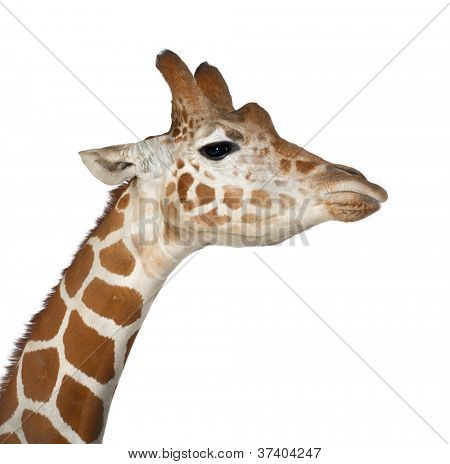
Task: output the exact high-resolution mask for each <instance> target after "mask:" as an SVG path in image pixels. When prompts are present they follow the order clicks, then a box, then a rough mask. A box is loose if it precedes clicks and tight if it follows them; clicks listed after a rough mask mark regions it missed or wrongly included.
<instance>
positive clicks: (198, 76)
mask: <svg viewBox="0 0 450 464" xmlns="http://www.w3.org/2000/svg"><path fill="white" fill-rule="evenodd" d="M194 77H195V80H196V82H197V85H198V86H199V87H200V90H201V91H202V92H203V94H204V95H205V96H206V97H207V98H208V99H209V100H210V101H211V102H212V103H213V104H214V105H215V106H217V107H218V108H219V109H221V110H223V111H226V112H231V111H234V108H233V100H232V98H231V94H230V91H229V90H228V85H227V83H226V82H225V79H224V78H223V76H222V74H221V73H220V71H219V70H218V69H217V68H216V67H215V66H211V65H210V64H209V63H207V62H206V61H205V62H204V63H202V64H200V66H199V67H198V68H197V70H196V71H195V74H194Z"/></svg>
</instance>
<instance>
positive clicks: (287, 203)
mask: <svg viewBox="0 0 450 464" xmlns="http://www.w3.org/2000/svg"><path fill="white" fill-rule="evenodd" d="M280 202H281V206H282V207H283V208H291V207H292V206H294V205H295V199H294V198H292V197H291V196H289V195H286V194H285V193H280Z"/></svg>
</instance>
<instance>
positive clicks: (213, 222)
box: [193, 208, 231, 227]
mask: <svg viewBox="0 0 450 464" xmlns="http://www.w3.org/2000/svg"><path fill="white" fill-rule="evenodd" d="M193 219H195V220H196V221H197V222H200V223H205V224H207V225H208V226H210V227H213V226H220V225H222V224H225V223H227V222H230V221H231V218H230V216H228V215H223V216H219V215H218V214H217V208H214V209H212V210H211V211H208V212H207V213H205V214H199V215H198V216H194V218H193Z"/></svg>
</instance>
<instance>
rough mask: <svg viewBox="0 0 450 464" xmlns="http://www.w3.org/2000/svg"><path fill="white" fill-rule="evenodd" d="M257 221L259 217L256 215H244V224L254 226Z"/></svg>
mask: <svg viewBox="0 0 450 464" xmlns="http://www.w3.org/2000/svg"><path fill="white" fill-rule="evenodd" d="M256 221H257V217H256V216H255V215H254V214H244V215H243V216H242V222H245V223H247V224H252V223H254V222H256Z"/></svg>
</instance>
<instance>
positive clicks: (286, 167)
mask: <svg viewBox="0 0 450 464" xmlns="http://www.w3.org/2000/svg"><path fill="white" fill-rule="evenodd" d="M290 170H291V162H290V161H289V160H287V159H282V160H281V161H280V171H281V172H283V173H287V172H289V171H290Z"/></svg>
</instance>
